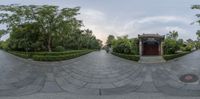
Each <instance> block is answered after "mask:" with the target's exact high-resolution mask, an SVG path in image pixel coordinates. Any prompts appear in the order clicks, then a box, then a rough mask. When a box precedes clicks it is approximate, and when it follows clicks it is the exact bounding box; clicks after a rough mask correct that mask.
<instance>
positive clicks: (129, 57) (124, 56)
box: [112, 52, 140, 61]
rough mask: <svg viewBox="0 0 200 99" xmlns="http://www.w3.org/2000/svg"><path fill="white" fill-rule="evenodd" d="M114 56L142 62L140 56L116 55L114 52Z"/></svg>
mask: <svg viewBox="0 0 200 99" xmlns="http://www.w3.org/2000/svg"><path fill="white" fill-rule="evenodd" d="M112 54H113V55H115V56H118V57H121V58H125V59H128V60H133V61H139V60H140V56H139V55H128V54H120V53H115V52H112Z"/></svg>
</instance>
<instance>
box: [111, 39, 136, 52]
mask: <svg viewBox="0 0 200 99" xmlns="http://www.w3.org/2000/svg"><path fill="white" fill-rule="evenodd" d="M112 47H113V51H114V52H116V53H122V54H134V55H138V54H139V49H138V40H137V39H128V36H127V35H126V36H122V37H117V39H115V40H113V42H112Z"/></svg>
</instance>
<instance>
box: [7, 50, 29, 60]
mask: <svg viewBox="0 0 200 99" xmlns="http://www.w3.org/2000/svg"><path fill="white" fill-rule="evenodd" d="M9 53H11V54H13V55H15V56H18V57H22V58H25V59H28V58H30V56H29V55H28V54H26V53H19V52H10V51H9Z"/></svg>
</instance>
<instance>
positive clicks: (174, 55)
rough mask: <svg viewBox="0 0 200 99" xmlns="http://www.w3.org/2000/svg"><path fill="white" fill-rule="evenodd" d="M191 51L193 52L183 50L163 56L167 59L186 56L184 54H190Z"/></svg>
mask: <svg viewBox="0 0 200 99" xmlns="http://www.w3.org/2000/svg"><path fill="white" fill-rule="evenodd" d="M189 53H191V52H182V53H178V54H171V55H163V58H164V59H165V60H171V59H174V58H178V57H181V56H184V55H186V54H189Z"/></svg>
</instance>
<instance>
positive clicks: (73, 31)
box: [0, 5, 102, 52]
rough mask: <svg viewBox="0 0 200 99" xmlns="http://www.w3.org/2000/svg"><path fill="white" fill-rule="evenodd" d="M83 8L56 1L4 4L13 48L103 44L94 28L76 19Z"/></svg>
mask: <svg viewBox="0 0 200 99" xmlns="http://www.w3.org/2000/svg"><path fill="white" fill-rule="evenodd" d="M79 10H80V7H75V8H62V9H60V8H59V7H58V6H53V5H41V6H39V5H1V6H0V11H1V12H0V23H1V24H7V27H8V29H7V30H8V31H9V33H10V40H9V41H8V47H9V48H10V49H11V50H16V51H49V52H51V51H52V50H53V49H57V47H58V46H62V47H63V49H85V48H88V49H99V48H101V43H102V42H101V41H100V40H98V39H96V37H95V36H94V35H92V31H90V30H89V29H87V30H81V29H80V28H81V27H82V26H83V23H82V21H81V20H78V19H76V17H77V15H79ZM0 33H1V32H0Z"/></svg>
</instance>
